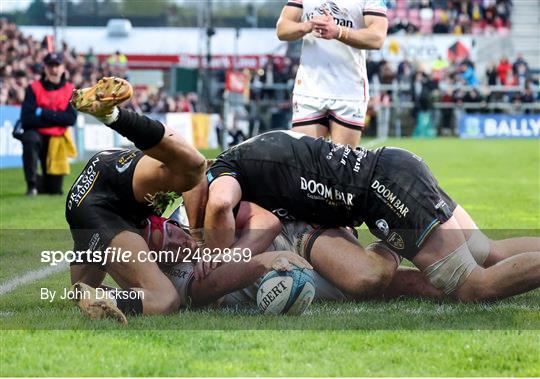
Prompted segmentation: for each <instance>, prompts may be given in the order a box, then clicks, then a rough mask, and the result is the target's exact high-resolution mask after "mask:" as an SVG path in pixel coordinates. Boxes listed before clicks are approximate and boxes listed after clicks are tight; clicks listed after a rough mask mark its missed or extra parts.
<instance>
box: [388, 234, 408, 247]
mask: <svg viewBox="0 0 540 379" xmlns="http://www.w3.org/2000/svg"><path fill="white" fill-rule="evenodd" d="M386 242H388V243H389V244H390V246H392V247H395V248H396V249H398V250H403V249H404V248H405V242H403V238H401V236H400V235H399V234H397V233H396V232H392V234H390V237H388V239H387V240H386Z"/></svg>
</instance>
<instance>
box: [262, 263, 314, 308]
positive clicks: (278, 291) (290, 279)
mask: <svg viewBox="0 0 540 379" xmlns="http://www.w3.org/2000/svg"><path fill="white" fill-rule="evenodd" d="M314 297H315V283H314V281H313V273H312V270H308V269H300V268H294V269H293V270H292V271H277V270H272V271H270V272H269V273H267V274H266V275H265V276H264V277H263V278H262V279H261V284H260V285H259V290H258V291H257V305H258V306H259V309H260V310H261V312H262V313H264V314H269V315H280V314H288V315H300V314H302V313H304V311H305V310H306V309H307V307H308V306H309V305H310V304H311V302H312V301H313V298H314Z"/></svg>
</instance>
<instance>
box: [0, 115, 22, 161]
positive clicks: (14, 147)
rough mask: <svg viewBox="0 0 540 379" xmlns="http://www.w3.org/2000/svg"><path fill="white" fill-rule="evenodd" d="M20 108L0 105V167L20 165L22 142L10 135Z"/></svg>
mask: <svg viewBox="0 0 540 379" xmlns="http://www.w3.org/2000/svg"><path fill="white" fill-rule="evenodd" d="M20 116H21V108H20V107H15V106H11V105H0V168H7V167H21V166H22V144H21V142H20V141H19V140H16V139H15V138H13V136H12V135H11V132H12V131H13V125H15V123H16V122H17V120H18V119H19V117H20Z"/></svg>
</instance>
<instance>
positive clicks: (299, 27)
mask: <svg viewBox="0 0 540 379" xmlns="http://www.w3.org/2000/svg"><path fill="white" fill-rule="evenodd" d="M387 29H388V20H387V18H386V5H385V2H384V1H381V0H361V1H354V2H351V1H349V0H333V1H325V0H289V1H288V2H287V4H286V5H285V6H284V7H283V10H282V13H281V16H280V18H279V20H278V22H277V27H276V30H277V36H278V38H279V39H280V40H282V41H293V40H297V39H300V38H303V45H302V53H301V61H300V66H299V68H298V72H297V74H296V79H295V84H294V90H293V99H292V102H293V120H292V125H293V130H295V131H298V132H302V133H305V134H308V135H311V136H313V137H324V136H326V135H327V134H330V135H331V138H332V141H333V142H334V143H342V144H346V145H350V146H353V147H355V146H357V145H358V143H359V142H360V137H361V135H362V131H363V130H364V125H365V118H366V111H367V106H368V101H369V87H368V78H367V71H366V50H378V49H380V48H381V47H382V45H383V43H384V40H385V38H386V32H387Z"/></svg>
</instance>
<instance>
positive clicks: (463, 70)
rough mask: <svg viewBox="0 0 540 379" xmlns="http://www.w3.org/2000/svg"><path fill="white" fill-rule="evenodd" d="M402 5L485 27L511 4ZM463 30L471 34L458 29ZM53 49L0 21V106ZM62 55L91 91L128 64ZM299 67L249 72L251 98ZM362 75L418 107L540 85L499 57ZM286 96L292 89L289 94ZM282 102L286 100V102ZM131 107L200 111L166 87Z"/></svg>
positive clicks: (523, 68) (521, 97) (74, 77)
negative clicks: (483, 65)
mask: <svg viewBox="0 0 540 379" xmlns="http://www.w3.org/2000/svg"><path fill="white" fill-rule="evenodd" d="M404 3H406V4H405V6H406V9H407V11H408V12H410V11H414V10H418V11H420V12H421V13H422V11H423V10H424V9H427V8H428V7H429V8H432V10H433V9H434V14H439V15H443V14H447V15H448V20H461V21H460V22H465V21H464V20H469V21H470V22H469V23H473V22H475V21H478V20H477V18H478V14H477V13H478V12H480V13H479V14H481V16H482V18H483V19H484V21H485V23H487V24H489V23H490V22H491V21H492V20H493V19H494V17H493V14H495V15H496V17H495V18H497V17H498V18H501V20H502V21H503V23H504V24H507V23H508V17H509V12H510V9H511V1H503V0H497V1H495V0H470V1H437V0H432V1H427V0H420V1H405V2H402V1H397V2H394V4H393V8H392V9H391V11H392V12H394V14H395V15H397V14H398V13H399V11H400V9H403V7H404ZM390 6H391V7H392V2H390ZM439 11H442V12H443V13H441V12H439ZM454 29H455V27H454ZM454 31H455V30H454ZM462 31H463V32H467V31H468V30H467V29H466V28H465V29H463V28H462ZM50 48H51V46H50V41H48V40H47V38H44V39H43V40H42V41H36V40H35V39H33V38H32V37H31V36H25V35H23V33H22V32H21V31H20V30H19V29H18V28H17V26H16V25H15V24H14V23H10V22H8V21H6V20H5V19H0V84H1V85H0V104H20V103H21V102H22V101H23V98H24V91H25V88H26V87H27V86H28V85H29V83H30V82H31V81H33V80H34V79H36V78H39V77H40V75H41V74H42V70H43V66H42V62H43V58H44V56H45V55H46V53H47V51H48V49H50ZM62 53H63V56H64V63H65V67H66V72H67V75H68V77H69V80H71V81H72V82H73V83H74V84H75V86H76V87H86V86H89V85H91V84H92V83H95V82H96V81H97V80H98V79H99V78H100V77H103V76H112V75H115V76H121V77H126V76H127V74H128V71H127V64H128V62H127V58H126V56H125V55H123V54H122V53H121V52H120V51H117V52H116V53H114V54H112V55H111V56H109V57H107V59H102V60H100V59H98V57H97V56H96V54H94V52H93V51H92V50H90V51H88V52H86V53H79V52H77V51H76V50H75V49H74V48H73V47H70V46H67V45H66V44H63V46H62ZM297 68H298V62H296V61H294V60H291V59H289V58H285V59H284V60H281V61H280V64H274V62H273V61H272V60H271V59H270V60H269V61H268V64H267V65H266V66H265V67H264V68H262V69H260V70H257V71H253V72H251V73H250V76H251V99H255V100H261V99H263V100H264V99H270V100H271V99H272V97H273V96H275V92H273V91H272V90H268V89H265V88H269V87H271V86H272V85H273V84H276V83H282V84H283V83H287V84H288V86H289V87H291V88H292V85H293V78H294V77H295V74H296V70H297ZM367 69H368V75H369V81H370V83H374V82H379V83H381V84H392V83H394V82H395V81H397V82H398V83H399V84H401V85H402V87H403V86H409V88H410V91H403V92H402V94H403V96H404V98H403V99H402V100H405V101H407V100H409V101H413V102H414V104H415V108H426V107H430V106H431V104H433V103H434V102H437V101H438V102H443V103H462V102H465V103H480V104H486V103H489V102H497V101H506V102H516V103H531V102H534V101H536V100H538V99H537V94H536V93H535V92H534V91H533V90H532V88H531V83H534V84H536V85H538V78H536V79H535V78H533V77H531V75H530V69H529V66H528V64H527V62H526V61H525V60H524V59H523V57H521V56H518V57H517V58H516V59H515V60H512V61H511V60H509V59H508V58H506V57H503V58H502V59H501V60H500V61H499V62H493V63H492V64H491V65H490V66H489V67H488V69H487V71H486V72H485V73H483V72H482V73H480V72H478V71H477V69H476V67H475V64H474V62H472V61H471V60H470V59H469V58H464V59H461V60H458V61H455V62H450V61H448V60H447V59H446V58H445V57H439V58H438V59H437V60H435V61H434V62H433V64H432V65H431V67H425V66H424V65H422V64H419V63H417V62H415V61H412V60H409V59H404V60H403V61H401V62H399V63H397V64H396V63H391V62H387V61H385V60H380V61H374V60H371V59H368V62H367ZM220 75H221V76H222V81H224V76H225V74H224V72H220V73H217V76H220ZM485 85H490V86H492V85H502V86H518V87H520V88H521V90H520V91H517V92H516V91H497V92H490V91H488V90H487V89H486V87H485ZM464 86H465V87H464ZM289 95H290V91H287V96H289ZM375 95H376V96H375V101H376V100H377V99H386V100H384V101H387V102H391V101H392V100H393V99H392V98H391V94H390V93H389V92H383V93H382V94H375ZM282 100H285V101H288V100H289V98H285V99H282ZM129 106H130V107H131V108H132V109H134V110H136V111H139V112H143V113H166V112H196V111H198V110H199V108H200V106H199V99H198V97H197V94H195V93H188V94H185V95H184V94H176V95H172V96H171V95H170V94H169V93H168V91H166V90H165V89H164V88H153V89H152V88H146V87H141V88H139V87H137V91H136V96H135V97H134V98H133V100H132V102H131V104H130V105H129ZM475 109H477V108H475ZM472 111H474V110H472Z"/></svg>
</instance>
